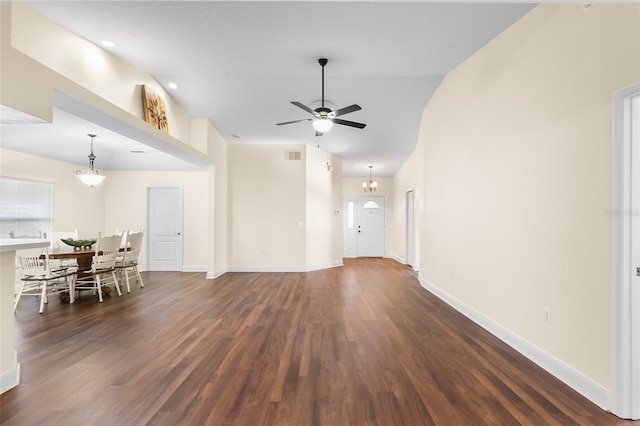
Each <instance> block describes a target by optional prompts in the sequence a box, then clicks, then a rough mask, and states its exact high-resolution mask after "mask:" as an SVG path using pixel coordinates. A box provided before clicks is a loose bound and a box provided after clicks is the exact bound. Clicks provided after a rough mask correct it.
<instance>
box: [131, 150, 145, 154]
mask: <svg viewBox="0 0 640 426" xmlns="http://www.w3.org/2000/svg"><path fill="white" fill-rule="evenodd" d="M131 153H132V154H144V151H138V150H133V151H131Z"/></svg>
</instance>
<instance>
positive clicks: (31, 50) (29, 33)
mask: <svg viewBox="0 0 640 426" xmlns="http://www.w3.org/2000/svg"><path fill="white" fill-rule="evenodd" d="M11 12H12V26H11V45H12V47H13V48H14V49H16V50H18V51H19V52H21V53H23V54H25V55H27V56H29V57H31V58H33V59H34V60H35V61H37V62H38V63H40V64H42V65H44V66H45V67H47V68H49V69H51V70H53V71H55V72H57V73H59V74H60V75H62V76H64V77H66V78H67V79H69V80H71V81H73V82H74V83H75V84H78V85H79V86H82V87H84V88H86V89H88V90H90V91H91V92H92V93H94V94H96V95H97V96H99V97H100V98H101V99H105V100H106V101H108V102H110V103H112V104H114V105H117V106H118V107H120V108H122V109H123V110H125V111H126V112H128V113H129V114H131V115H133V116H134V117H136V118H138V119H141V120H144V111H143V108H142V104H141V99H142V89H141V87H142V85H148V86H150V87H151V88H152V89H153V90H154V91H156V93H158V94H160V95H161V96H162V98H163V99H164V100H165V106H166V108H167V115H168V117H169V118H170V122H169V134H170V135H171V136H173V137H175V138H176V139H178V140H179V141H181V142H183V143H185V144H189V143H190V119H189V117H188V116H187V114H186V113H185V112H184V110H183V109H182V108H181V107H180V106H179V105H178V104H177V103H176V102H175V101H174V100H173V99H172V98H171V96H170V94H169V93H167V92H166V91H165V90H164V89H163V88H162V86H161V85H160V84H159V83H158V82H157V81H156V80H155V79H154V78H153V77H152V76H150V75H149V74H147V73H145V72H143V71H140V70H139V69H137V68H135V67H133V66H132V65H130V64H128V63H126V62H124V61H123V60H121V59H119V58H118V57H116V56H114V55H112V54H111V53H109V52H108V51H106V50H104V49H102V48H100V47H98V46H96V45H95V44H93V43H91V42H89V41H87V40H85V39H83V38H81V37H78V36H77V35H75V34H74V33H72V32H71V31H69V30H67V29H66V28H63V27H61V26H59V25H58V24H56V23H54V22H52V21H50V20H48V19H46V18H44V17H43V16H41V15H39V14H37V13H36V12H34V11H32V10H31V9H29V8H27V7H24V6H22V5H20V4H16V3H13V4H11ZM60 52H64V55H61V54H60ZM52 78H55V77H53V76H52ZM24 80H26V81H24V83H23V84H25V85H27V84H29V83H30V81H29V80H30V79H24ZM114 81H117V82H118V84H112V82H114ZM18 96H22V97H24V94H22V95H20V94H19V93H18ZM49 96H51V94H50V93H49ZM5 105H6V104H5ZM22 111H25V110H24V109H22ZM43 118H44V117H43ZM197 148H199V149H202V148H203V147H202V146H198V147H197Z"/></svg>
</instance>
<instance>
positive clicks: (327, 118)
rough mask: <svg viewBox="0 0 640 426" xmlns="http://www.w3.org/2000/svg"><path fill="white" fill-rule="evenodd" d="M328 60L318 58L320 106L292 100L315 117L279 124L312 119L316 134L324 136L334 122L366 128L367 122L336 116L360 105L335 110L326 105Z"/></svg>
mask: <svg viewBox="0 0 640 426" xmlns="http://www.w3.org/2000/svg"><path fill="white" fill-rule="evenodd" d="M327 62H329V61H328V60H327V59H326V58H320V59H318V63H319V64H320V66H321V67H322V99H321V104H320V106H319V107H318V108H316V109H312V108H311V107H308V106H306V105H305V104H303V103H301V102H297V101H292V102H291V103H292V104H294V105H295V106H297V107H298V108H301V109H303V110H305V111H306V112H308V113H309V114H311V115H313V118H303V119H302V120H293V121H285V122H283V123H277V125H278V126H282V125H285V124H293V123H300V122H302V121H311V122H312V123H311V124H312V125H313V128H314V129H315V130H316V136H322V135H323V134H325V133H326V132H328V131H329V130H331V128H332V127H333V125H334V124H341V125H343V126H349V127H355V128H357V129H364V128H365V127H366V124H363V123H356V122H355V121H348V120H342V119H339V118H336V117H339V116H341V115H345V114H348V113H350V112H354V111H359V110H361V109H362V108H360V106H359V105H356V104H353V105H349V106H348V107H344V108H340V109H338V110H333V109H332V108H328V107H326V106H325V100H324V67H325V65H327Z"/></svg>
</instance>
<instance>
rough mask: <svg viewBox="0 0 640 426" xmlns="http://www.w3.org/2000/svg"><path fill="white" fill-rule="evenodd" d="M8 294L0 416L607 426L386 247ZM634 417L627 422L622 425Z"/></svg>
mask: <svg viewBox="0 0 640 426" xmlns="http://www.w3.org/2000/svg"><path fill="white" fill-rule="evenodd" d="M143 279H144V280H145V287H144V289H140V288H138V287H136V288H135V289H132V292H131V294H125V295H123V296H122V297H118V296H117V295H115V294H114V293H115V292H112V293H111V296H109V297H107V298H106V299H105V301H104V303H102V304H100V303H98V302H97V298H94V297H92V296H91V295H90V294H88V293H86V294H83V295H82V296H81V297H80V299H79V300H78V301H77V303H76V304H73V305H69V304H68V303H62V302H60V301H58V300H57V299H56V300H51V301H50V302H49V304H48V305H47V306H46V308H45V312H44V314H42V315H39V314H38V308H37V303H38V301H37V300H36V299H35V298H28V299H26V300H25V301H24V303H22V302H21V305H20V306H19V307H18V311H17V313H16V335H17V336H16V339H17V342H16V344H17V350H18V356H19V362H20V363H21V367H22V370H21V384H20V385H19V386H18V387H17V388H14V389H12V390H11V391H9V392H6V393H5V394H3V395H1V396H0V423H1V424H3V425H45V424H46V425H63V424H64V425H145V424H159V425H200V424H208V425H490V424H493V425H518V424H521V425H618V424H631V422H625V421H623V420H620V419H618V418H617V417H615V416H613V415H611V414H609V413H606V412H604V411H602V410H600V409H599V408H597V407H596V406H594V405H593V404H591V403H590V402H589V401H587V400H586V399H584V398H583V397H581V396H580V395H578V394H577V393H576V392H574V391H573V390H571V389H570V388H568V387H567V386H565V385H564V384H562V383H561V382H559V381H558V380H556V379H555V378H554V377H552V376H551V375H549V374H547V373H546V372H544V371H543V370H541V369H540V368H538V367H536V366H535V365H534V364H533V363H531V362H530V361H528V360H527V359H526V358H524V357H523V356H521V355H520V354H518V353H517V352H515V351H514V350H512V349H511V348H509V347H508V346H506V345H505V344H503V343H502V342H500V341H499V340H498V339H497V338H495V337H494V336H492V335H491V334H489V333H487V332H486V331H484V330H483V329H481V328H479V327H478V326H477V325H475V324H474V323H472V322H471V321H469V320H468V319H466V318H465V317H463V316H462V315H460V314H459V313H458V312H456V311H455V310H453V309H451V308H450V307H448V306H447V305H446V304H444V303H443V302H441V301H440V300H439V299H437V298H436V297H434V296H433V295H431V294H430V293H428V292H427V291H426V290H424V289H422V288H421V287H420V285H419V283H418V281H417V278H416V274H415V272H413V271H412V270H411V269H410V268H408V267H406V266H404V265H401V264H399V263H397V262H395V261H393V260H389V259H345V266H344V267H340V268H333V269H328V270H323V271H316V272H311V273H227V274H225V275H223V276H222V277H220V278H218V279H216V280H205V276H204V274H202V273H174V272H162V273H160V272H153V273H150V272H147V273H144V274H143ZM636 424H637V423H636Z"/></svg>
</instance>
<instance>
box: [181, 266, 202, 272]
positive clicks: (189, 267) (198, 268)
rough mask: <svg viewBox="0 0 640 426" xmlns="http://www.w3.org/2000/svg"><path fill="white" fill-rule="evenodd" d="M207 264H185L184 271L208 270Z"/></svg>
mask: <svg viewBox="0 0 640 426" xmlns="http://www.w3.org/2000/svg"><path fill="white" fill-rule="evenodd" d="M208 271H209V268H208V267H207V265H186V266H185V265H183V266H182V272H208Z"/></svg>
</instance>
